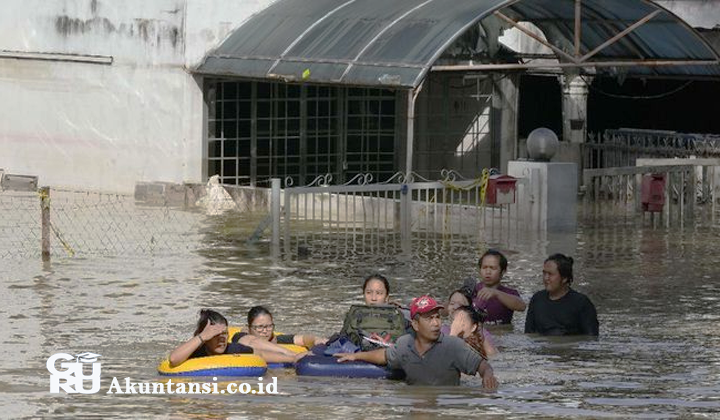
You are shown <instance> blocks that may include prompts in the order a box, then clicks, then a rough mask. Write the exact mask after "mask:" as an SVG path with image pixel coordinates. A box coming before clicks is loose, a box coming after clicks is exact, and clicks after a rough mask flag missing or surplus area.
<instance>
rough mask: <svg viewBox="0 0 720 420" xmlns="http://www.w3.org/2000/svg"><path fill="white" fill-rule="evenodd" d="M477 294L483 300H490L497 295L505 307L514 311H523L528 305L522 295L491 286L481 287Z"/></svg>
mask: <svg viewBox="0 0 720 420" xmlns="http://www.w3.org/2000/svg"><path fill="white" fill-rule="evenodd" d="M476 296H477V297H478V298H480V299H482V300H489V299H491V298H493V297H495V298H497V300H499V301H500V303H502V304H503V305H504V306H505V307H507V308H508V309H512V310H513V311H517V312H523V311H524V310H525V307H526V305H525V301H523V300H522V299H521V298H520V296H517V295H514V294H511V293H505V292H503V291H500V290H498V289H493V288H491V287H483V288H482V289H480V290H479V291H478V292H477V295H476Z"/></svg>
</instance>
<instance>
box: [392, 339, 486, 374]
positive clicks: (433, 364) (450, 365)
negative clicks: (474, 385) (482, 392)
mask: <svg viewBox="0 0 720 420" xmlns="http://www.w3.org/2000/svg"><path fill="white" fill-rule="evenodd" d="M385 358H386V359H387V365H388V367H389V368H391V369H402V370H404V371H405V375H406V381H407V383H408V385H460V372H462V373H466V374H468V375H474V374H475V373H476V372H477V370H478V367H479V366H480V362H481V361H482V357H481V356H480V355H479V354H478V353H477V352H476V351H475V350H474V349H473V348H472V347H470V346H469V345H467V344H466V343H465V341H464V340H462V339H461V338H457V337H450V336H446V335H443V334H440V338H438V341H436V342H435V344H433V346H432V347H431V348H430V350H428V351H427V352H426V353H425V354H423V355H422V356H420V355H419V354H418V353H417V351H416V350H415V337H414V336H413V335H412V334H405V335H403V336H402V337H400V338H398V340H397V341H396V342H395V345H394V346H392V347H388V348H387V349H386V350H385Z"/></svg>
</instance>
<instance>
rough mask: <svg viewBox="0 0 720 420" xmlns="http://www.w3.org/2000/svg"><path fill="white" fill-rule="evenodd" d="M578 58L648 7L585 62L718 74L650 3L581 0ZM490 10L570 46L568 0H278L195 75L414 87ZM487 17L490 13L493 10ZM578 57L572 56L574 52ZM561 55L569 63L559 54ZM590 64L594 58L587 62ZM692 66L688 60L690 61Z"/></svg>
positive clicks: (681, 27)
mask: <svg viewBox="0 0 720 420" xmlns="http://www.w3.org/2000/svg"><path fill="white" fill-rule="evenodd" d="M581 4H582V9H581V10H582V25H581V29H582V38H581V41H582V42H581V54H580V56H582V55H584V54H587V53H588V52H592V51H593V50H594V49H596V48H597V47H599V46H601V45H602V44H603V43H605V42H606V41H607V40H608V39H611V38H613V36H615V35H616V34H617V33H619V32H621V31H622V30H624V29H626V28H627V27H629V26H631V25H632V24H633V23H635V22H637V21H638V20H640V19H643V18H644V17H645V18H647V17H648V15H650V14H652V13H655V15H652V16H651V18H650V19H649V21H648V22H647V23H644V24H643V25H641V26H639V27H637V29H635V30H633V31H632V32H630V33H629V34H627V35H626V36H625V37H623V38H622V39H620V40H618V41H617V42H614V43H612V44H611V45H609V46H607V47H606V48H604V49H602V50H600V51H599V52H597V53H596V54H593V56H592V61H595V62H598V61H603V60H610V61H614V62H615V61H618V60H652V61H654V62H655V64H653V65H649V61H648V65H645V66H633V67H628V69H627V71H628V72H629V73H637V74H660V75H662V74H700V75H710V76H713V75H720V70H719V69H718V66H717V65H715V66H707V65H682V66H681V65H667V64H665V65H661V64H657V62H658V61H661V60H664V61H668V60H685V61H705V62H707V61H715V62H717V60H718V57H717V54H716V52H715V51H714V50H713V49H712V48H711V47H710V46H709V45H708V44H707V43H706V42H705V41H704V40H703V39H702V38H701V37H700V35H698V34H697V33H696V32H695V31H694V30H693V29H692V28H690V27H689V26H688V25H686V24H685V23H684V22H683V21H682V20H680V19H679V18H678V17H677V16H675V15H673V14H671V13H670V12H668V11H666V10H665V9H662V8H660V7H659V6H657V5H656V4H654V3H652V2H650V1H647V0H582V2H581ZM497 11H502V13H503V15H505V16H508V17H510V18H511V19H514V20H516V21H529V22H532V23H533V24H535V25H536V26H537V27H539V28H540V29H542V30H543V32H544V33H545V35H546V37H547V39H548V40H549V41H551V43H553V44H555V45H559V46H565V48H564V49H565V50H570V51H567V52H568V53H571V54H572V53H573V51H572V48H567V45H568V44H572V43H573V39H574V35H575V0H340V1H338V0H279V1H277V2H276V3H274V4H272V5H271V6H269V7H268V8H267V9H265V10H263V11H261V12H259V13H258V14H256V15H255V16H253V17H251V18H250V19H249V20H248V21H246V22H245V23H244V24H243V25H241V26H240V27H239V28H238V29H237V30H235V32H234V33H232V34H231V35H230V36H229V37H228V38H227V39H226V40H225V41H224V42H223V43H222V44H221V45H220V46H219V47H218V48H217V49H216V50H214V51H213V52H211V53H210V54H208V55H207V56H206V57H205V60H204V62H203V63H202V64H201V65H200V66H199V67H198V69H197V70H196V71H197V72H198V73H202V74H211V75H224V76H242V77H251V78H261V79H265V78H279V79H283V80H287V81H301V80H302V81H307V82H315V83H335V84H346V85H363V86H378V85H380V86H397V87H404V88H414V87H417V86H418V85H419V84H420V83H421V81H422V79H423V78H424V77H425V75H426V74H427V72H428V71H429V70H430V68H431V67H432V66H433V64H434V63H435V61H436V60H437V59H438V57H440V56H441V54H442V53H443V52H444V51H445V50H446V49H447V48H448V47H449V46H450V45H451V44H452V43H453V42H454V41H455V40H456V39H457V38H458V37H460V36H461V35H462V34H463V33H465V32H466V31H467V30H468V29H470V28H472V26H473V25H475V24H476V23H478V22H479V21H480V20H482V19H484V18H487V17H488V16H490V15H492V14H493V13H495V12H497ZM493 18H494V17H493ZM580 56H578V57H580ZM559 58H560V61H561V62H562V61H566V62H570V60H568V58H567V57H562V56H560V57H559ZM584 64H585V65H588V66H591V63H590V62H589V60H588V62H585V63H584ZM690 64H692V63H690Z"/></svg>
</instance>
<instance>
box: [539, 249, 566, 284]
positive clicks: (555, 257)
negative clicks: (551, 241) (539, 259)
mask: <svg viewBox="0 0 720 420" xmlns="http://www.w3.org/2000/svg"><path fill="white" fill-rule="evenodd" d="M549 261H552V262H554V263H555V265H557V269H558V273H560V277H561V278H564V279H567V282H568V284H570V283H572V282H573V259H572V257H568V256H567V255H563V254H552V255H551V256H549V257H548V258H547V259H546V260H545V262H549Z"/></svg>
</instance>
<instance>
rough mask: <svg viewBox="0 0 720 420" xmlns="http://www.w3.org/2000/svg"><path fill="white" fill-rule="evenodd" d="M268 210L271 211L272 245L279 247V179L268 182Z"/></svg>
mask: <svg viewBox="0 0 720 420" xmlns="http://www.w3.org/2000/svg"><path fill="white" fill-rule="evenodd" d="M270 191H271V192H270V208H271V211H272V244H273V245H280V178H272V179H271V181H270Z"/></svg>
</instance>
